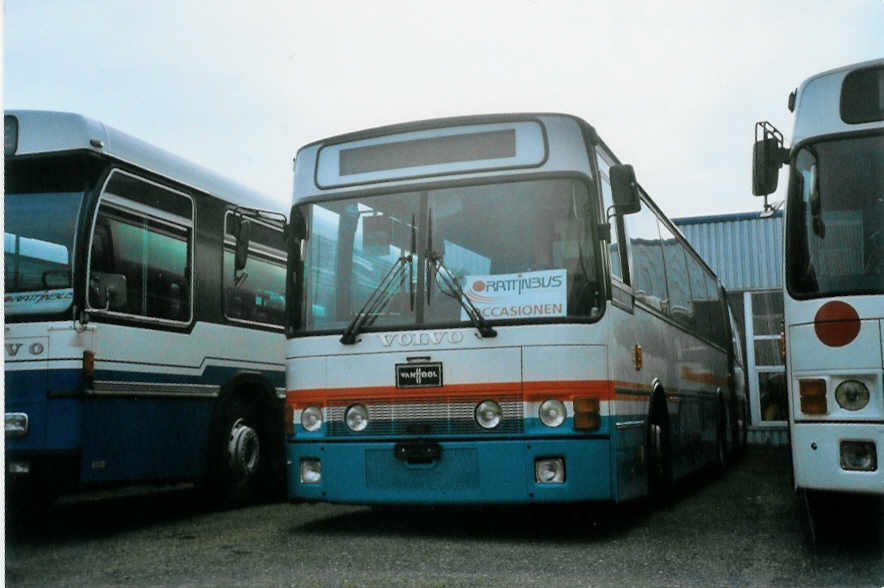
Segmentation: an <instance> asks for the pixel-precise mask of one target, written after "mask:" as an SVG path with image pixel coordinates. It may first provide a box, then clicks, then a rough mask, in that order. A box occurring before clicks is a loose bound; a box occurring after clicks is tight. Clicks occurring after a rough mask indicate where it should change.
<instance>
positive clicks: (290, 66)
mask: <svg viewBox="0 0 884 588" xmlns="http://www.w3.org/2000/svg"><path fill="white" fill-rule="evenodd" d="M3 22H4V25H3V29H4V30H3V33H4V40H3V45H4V47H3V49H4V57H3V100H4V107H5V108H38V109H53V110H66V111H72V112H79V113H81V114H85V115H87V116H90V117H93V118H96V119H99V120H101V121H102V122H104V123H106V124H109V125H111V126H114V127H116V128H118V129H120V130H122V131H125V132H127V133H130V134H132V135H135V136H137V137H139V138H142V139H144V140H146V141H149V142H151V143H153V144H155V145H158V146H160V147H163V148H165V149H168V150H170V151H172V152H174V153H176V154H178V155H181V156H183V157H185V158H187V159H190V160H192V161H194V162H197V163H200V164H202V165H204V166H206V167H209V168H211V169H214V170H216V171H219V172H222V173H224V174H225V175H227V176H229V177H231V178H233V179H235V180H237V181H239V182H240V183H243V184H246V185H248V186H251V187H253V188H255V189H258V190H260V191H262V192H265V193H266V194H268V195H269V196H271V197H273V198H276V199H278V200H280V201H281V202H286V203H288V202H289V201H290V198H291V185H292V159H293V157H294V155H295V152H296V151H297V149H298V147H300V146H301V145H303V144H305V143H308V142H311V141H314V140H316V139H321V138H324V137H328V136H331V135H335V134H338V133H343V132H347V131H355V130H358V129H362V128H367V127H373V126H378V125H383V124H389V123H395V122H404V121H409V120H418V119H425V118H435V117H442V116H455V115H463V114H477V113H491V112H525V111H559V112H568V113H571V114H575V115H578V116H580V117H582V118H584V119H586V120H587V121H588V122H590V123H591V124H592V125H594V126H595V128H596V129H597V130H598V132H599V133H600V135H601V136H602V137H603V138H604V139H605V140H606V142H607V143H608V144H609V145H610V146H611V148H612V149H613V150H614V151H615V153H617V155H618V156H619V157H620V158H621V159H622V160H623V161H625V162H628V163H632V164H633V165H635V168H636V173H637V175H638V178H639V181H640V182H641V183H642V184H643V186H644V187H645V188H646V190H647V191H648V192H649V193H650V194H651V196H652V197H653V198H655V199H656V200H657V202H658V203H659V204H660V205H661V207H662V208H663V209H664V211H666V212H667V213H668V214H669V215H670V216H672V217H676V216H695V215H707V214H721V213H731V212H742V211H752V210H759V209H760V207H761V201H760V199H755V198H753V197H752V195H751V170H750V164H751V145H752V140H753V125H754V123H755V121H756V120H770V121H772V122H773V123H774V124H775V125H776V126H778V127H779V128H780V129H781V130H782V131H783V132H784V133H785V135H786V137H787V139H788V138H789V137H790V135H791V125H792V120H791V115H790V113H789V112H788V111H787V110H786V98H787V95H788V93H789V92H790V91H791V90H792V89H793V88H795V87H796V86H797V85H798V84H799V83H800V82H801V81H802V80H803V79H804V78H805V77H807V76H809V75H811V74H814V73H816V72H819V71H822V70H825V69H829V68H832V67H837V66H840V65H844V64H846V63H850V62H855V61H862V60H867V59H873V58H877V57H884V1H882V0H839V1H833V0H817V1H814V0H783V1H780V0H776V1H773V0H739V1H734V2H724V1H713V0H707V1H696V2H687V1H684V2H680V1H667V2H663V1H648V2H628V1H622V0H620V1H610V2H603V1H601V0H598V1H591V0H580V1H576V2H555V1H551V0H547V1H531V2H529V1H518V0H506V1H501V2H483V1H481V0H470V1H465V2H461V1H458V0H447V1H446V2H433V3H430V2H404V1H403V2H385V1H383V0H375V1H371V2H366V1H360V2H338V3H336V2H333V1H330V0H320V1H317V2H313V1H307V0H303V1H301V0H290V1H277V2H269V1H268V2H262V1H260V0H253V1H251V2H231V3H227V2H221V1H214V2H204V1H199V2H198V1H193V2H189V1H184V0H174V1H165V0H153V1H151V2H135V1H129V2H125V1H111V0H108V1H90V0H68V1H66V2H56V1H49V0H40V1H34V0H6V2H5V9H4V21H3ZM781 184H782V182H781ZM781 192H782V190H781ZM780 198H781V196H780Z"/></svg>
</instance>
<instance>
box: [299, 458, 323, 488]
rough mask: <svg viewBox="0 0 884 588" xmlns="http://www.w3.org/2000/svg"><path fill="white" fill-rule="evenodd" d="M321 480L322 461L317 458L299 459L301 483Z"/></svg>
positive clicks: (315, 482) (313, 482) (312, 482)
mask: <svg viewBox="0 0 884 588" xmlns="http://www.w3.org/2000/svg"><path fill="white" fill-rule="evenodd" d="M321 481H322V462H321V461H319V460H318V459H302V460H301V483H302V484H319V483H320V482H321Z"/></svg>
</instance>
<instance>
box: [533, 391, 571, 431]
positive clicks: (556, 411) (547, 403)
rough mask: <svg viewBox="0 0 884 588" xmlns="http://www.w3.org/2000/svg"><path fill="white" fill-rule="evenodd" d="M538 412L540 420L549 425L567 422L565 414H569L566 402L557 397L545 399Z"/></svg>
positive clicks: (553, 425)
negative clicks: (566, 409)
mask: <svg viewBox="0 0 884 588" xmlns="http://www.w3.org/2000/svg"><path fill="white" fill-rule="evenodd" d="M538 413H539V414H538V416H539V417H540V422H541V423H543V424H544V425H546V426H547V427H558V426H559V425H561V424H562V423H564V422H565V416H567V414H568V413H567V412H566V411H565V403H564V402H562V401H561V400H556V399H555V398H550V399H549V400H544V401H543V404H541V405H540V410H539V411H538Z"/></svg>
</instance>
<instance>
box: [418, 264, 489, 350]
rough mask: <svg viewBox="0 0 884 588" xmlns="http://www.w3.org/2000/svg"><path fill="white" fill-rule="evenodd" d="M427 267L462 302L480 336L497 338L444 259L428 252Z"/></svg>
mask: <svg viewBox="0 0 884 588" xmlns="http://www.w3.org/2000/svg"><path fill="white" fill-rule="evenodd" d="M427 265H429V266H430V269H431V270H432V271H433V274H434V276H435V277H436V278H438V279H439V284H440V285H442V284H444V285H445V286H446V287H447V288H448V289H449V290H450V291H451V292H452V294H453V296H454V297H455V298H457V301H458V302H460V305H461V307H462V308H463V309H464V312H466V313H467V316H468V317H469V318H470V322H472V323H473V326H475V327H476V329H478V330H479V335H481V336H482V337H497V331H495V330H494V327H492V326H491V325H489V324H488V323H487V322H486V321H485V318H484V317H483V316H482V313H481V312H480V311H479V309H478V308H476V305H475V304H473V301H472V300H470V297H469V296H467V295H466V292H464V291H463V288H461V287H460V284H459V283H458V282H457V278H455V277H454V274H452V273H451V270H449V269H448V267H447V266H446V265H445V264H444V263H443V262H442V257H441V256H440V255H439V254H438V253H436V252H435V251H428V252H427ZM440 270H441V271H440ZM428 281H429V280H428ZM428 287H429V285H428Z"/></svg>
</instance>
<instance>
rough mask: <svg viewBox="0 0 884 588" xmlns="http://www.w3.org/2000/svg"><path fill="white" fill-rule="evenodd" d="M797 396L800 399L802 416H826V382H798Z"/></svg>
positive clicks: (810, 380)
mask: <svg viewBox="0 0 884 588" xmlns="http://www.w3.org/2000/svg"><path fill="white" fill-rule="evenodd" d="M798 395H799V397H800V398H801V412H803V413H804V414H811V415H819V414H826V412H827V407H826V381H825V380H821V379H816V378H815V379H807V380H799V381H798Z"/></svg>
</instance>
